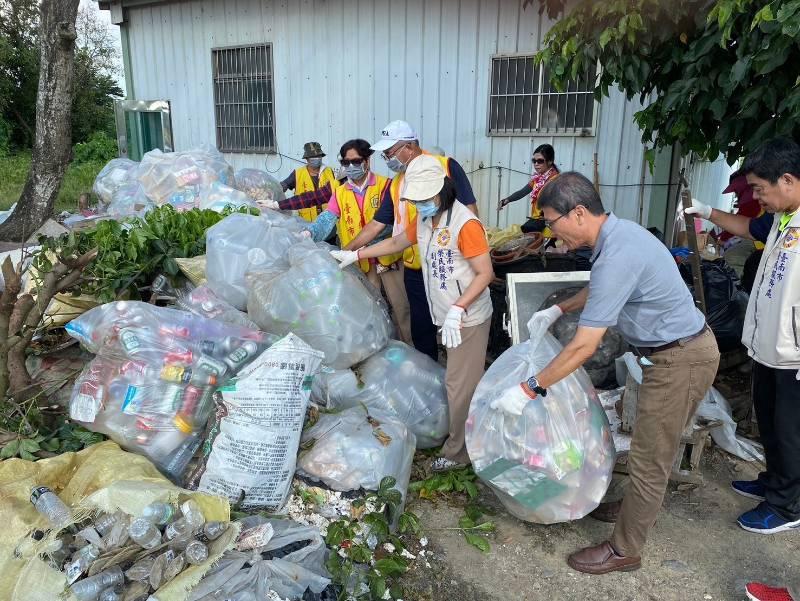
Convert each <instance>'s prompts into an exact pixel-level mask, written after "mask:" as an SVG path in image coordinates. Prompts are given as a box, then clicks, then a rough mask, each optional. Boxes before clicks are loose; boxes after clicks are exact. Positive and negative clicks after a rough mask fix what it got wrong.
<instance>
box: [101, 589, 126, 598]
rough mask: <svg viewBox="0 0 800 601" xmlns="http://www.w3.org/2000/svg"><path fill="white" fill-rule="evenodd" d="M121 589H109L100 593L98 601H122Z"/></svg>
mask: <svg viewBox="0 0 800 601" xmlns="http://www.w3.org/2000/svg"><path fill="white" fill-rule="evenodd" d="M122 592H123V591H122V588H121V587H111V588H107V589H106V590H104V591H103V592H102V593H100V598H99V599H98V601H122Z"/></svg>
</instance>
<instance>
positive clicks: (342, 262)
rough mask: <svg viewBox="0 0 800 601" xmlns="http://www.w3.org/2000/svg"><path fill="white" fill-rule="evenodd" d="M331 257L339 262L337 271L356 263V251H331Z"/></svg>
mask: <svg viewBox="0 0 800 601" xmlns="http://www.w3.org/2000/svg"><path fill="white" fill-rule="evenodd" d="M331 256H332V257H333V258H334V259H336V260H337V261H339V269H344V268H345V267H347V266H348V265H352V264H353V263H355V262H356V261H358V251H357V250H332V251H331Z"/></svg>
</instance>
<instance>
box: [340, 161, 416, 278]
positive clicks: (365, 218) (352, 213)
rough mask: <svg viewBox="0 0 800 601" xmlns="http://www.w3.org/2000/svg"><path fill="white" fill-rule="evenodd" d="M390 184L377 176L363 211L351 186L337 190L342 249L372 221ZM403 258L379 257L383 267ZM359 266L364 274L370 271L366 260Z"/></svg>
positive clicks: (345, 185)
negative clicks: (384, 191) (385, 189)
mask: <svg viewBox="0 0 800 601" xmlns="http://www.w3.org/2000/svg"><path fill="white" fill-rule="evenodd" d="M388 183H389V179H388V178H386V177H384V176H382V175H375V182H374V183H373V184H372V185H371V186H369V187H367V189H366V191H365V192H364V205H363V210H362V209H359V208H358V200H356V194H355V192H353V191H352V190H351V189H350V186H348V185H347V184H346V183H345V184H341V185H340V186H339V187H338V188H336V200H337V201H338V202H339V211H340V213H341V215H340V216H339V223H338V230H339V241H340V242H341V244H342V248H344V247H345V246H347V245H348V244H350V242H351V241H352V240H353V239H354V238H355V237H356V236H358V234H359V232H360V231H361V229H362V228H363V227H364V225H366V224H367V223H368V222H369V221H372V218H373V217H374V216H375V213H376V212H377V210H378V207H380V206H381V195H382V193H383V190H384V188H385V187H386V186H387V184H388ZM402 256H403V255H402V254H395V255H386V256H383V257H378V261H379V262H380V264H381V265H387V266H388V265H391V264H392V263H396V262H397V261H399V260H400V259H401V258H402ZM358 264H359V267H361V271H363V272H364V273H367V272H368V271H369V261H368V260H366V259H364V260H363V261H359V263H358Z"/></svg>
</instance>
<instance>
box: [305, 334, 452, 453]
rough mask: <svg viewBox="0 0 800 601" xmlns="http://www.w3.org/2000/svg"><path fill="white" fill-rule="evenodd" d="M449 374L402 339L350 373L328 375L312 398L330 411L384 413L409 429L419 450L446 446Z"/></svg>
mask: <svg viewBox="0 0 800 601" xmlns="http://www.w3.org/2000/svg"><path fill="white" fill-rule="evenodd" d="M444 376H445V369H444V368H443V367H442V366H441V365H439V364H438V363H436V362H435V361H434V360H433V359H431V358H430V357H428V356H427V355H425V354H423V353H420V352H419V351H418V350H416V349H414V348H412V347H410V346H408V345H407V344H405V343H403V342H400V341H398V340H391V341H389V344H388V345H387V346H386V348H384V349H383V350H381V351H379V352H377V353H375V354H374V355H372V357H370V358H369V359H367V360H366V361H364V362H363V363H361V364H359V365H357V366H355V367H353V368H352V369H345V370H328V371H327V372H325V371H323V372H322V373H321V374H319V375H318V376H317V377H316V378H315V379H314V385H313V387H312V389H311V394H312V398H313V399H314V400H315V401H317V402H319V403H320V404H323V405H326V406H327V408H328V409H347V408H349V407H357V406H359V405H361V404H363V405H365V406H367V407H368V408H369V409H370V410H371V409H377V410H379V411H385V412H387V413H389V414H390V415H393V416H395V417H397V418H398V419H399V420H400V421H401V422H403V423H404V424H406V425H407V426H408V427H409V429H410V430H411V431H412V432H413V433H414V435H415V436H416V437H417V448H419V449H429V448H431V447H435V446H438V445H440V444H442V442H444V439H445V438H446V437H447V434H448V431H449V419H448V418H449V411H448V406H447V389H446V388H445V384H444Z"/></svg>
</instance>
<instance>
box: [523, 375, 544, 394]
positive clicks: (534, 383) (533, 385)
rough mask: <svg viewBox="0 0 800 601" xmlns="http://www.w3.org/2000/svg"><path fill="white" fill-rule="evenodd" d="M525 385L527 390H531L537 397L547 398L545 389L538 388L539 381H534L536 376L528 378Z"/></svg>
mask: <svg viewBox="0 0 800 601" xmlns="http://www.w3.org/2000/svg"><path fill="white" fill-rule="evenodd" d="M526 384H527V385H528V388H530V389H531V390H533V391H534V392H535V393H536V394H538V395H539V396H547V388H542V387H541V386H539V380H537V379H536V376H531V377H530V378H528V381H527V382H526Z"/></svg>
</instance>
